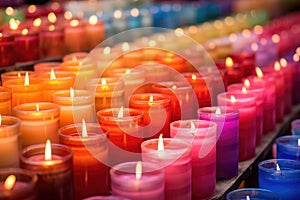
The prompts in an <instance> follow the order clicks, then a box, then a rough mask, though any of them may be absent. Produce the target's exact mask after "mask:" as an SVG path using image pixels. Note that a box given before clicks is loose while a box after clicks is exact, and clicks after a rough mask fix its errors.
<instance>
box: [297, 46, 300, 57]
mask: <svg viewBox="0 0 300 200" xmlns="http://www.w3.org/2000/svg"><path fill="white" fill-rule="evenodd" d="M296 53H297V54H298V55H299V56H300V47H297V49H296Z"/></svg>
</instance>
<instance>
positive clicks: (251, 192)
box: [227, 188, 280, 200]
mask: <svg viewBox="0 0 300 200" xmlns="http://www.w3.org/2000/svg"><path fill="white" fill-rule="evenodd" d="M248 191H249V193H248V194H245V192H248ZM259 192H263V193H267V194H268V196H271V195H272V199H274V200H279V199H280V197H279V196H278V194H276V193H275V192H273V191H271V190H268V189H263V188H241V189H236V190H233V191H231V192H229V193H228V194H227V198H228V199H231V197H235V196H234V195H238V194H239V193H241V195H243V196H246V195H250V197H251V198H252V197H257V195H258V194H259ZM253 195H255V196H253ZM251 198H250V199H251Z"/></svg>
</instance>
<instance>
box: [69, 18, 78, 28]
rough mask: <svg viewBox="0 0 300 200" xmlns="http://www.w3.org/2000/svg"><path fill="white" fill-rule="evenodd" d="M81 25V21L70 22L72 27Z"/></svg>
mask: <svg viewBox="0 0 300 200" xmlns="http://www.w3.org/2000/svg"><path fill="white" fill-rule="evenodd" d="M78 25H79V21H78V20H77V19H73V20H72V21H71V22H70V26H72V27H76V26H78Z"/></svg>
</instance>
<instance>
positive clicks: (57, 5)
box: [51, 2, 60, 10]
mask: <svg viewBox="0 0 300 200" xmlns="http://www.w3.org/2000/svg"><path fill="white" fill-rule="evenodd" d="M59 7H60V4H59V3H58V2H53V3H52V4H51V8H52V9H53V10H57V9H59Z"/></svg>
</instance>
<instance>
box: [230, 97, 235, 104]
mask: <svg viewBox="0 0 300 200" xmlns="http://www.w3.org/2000/svg"><path fill="white" fill-rule="evenodd" d="M230 101H231V103H235V102H236V98H235V97H234V96H233V95H231V96H230Z"/></svg>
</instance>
